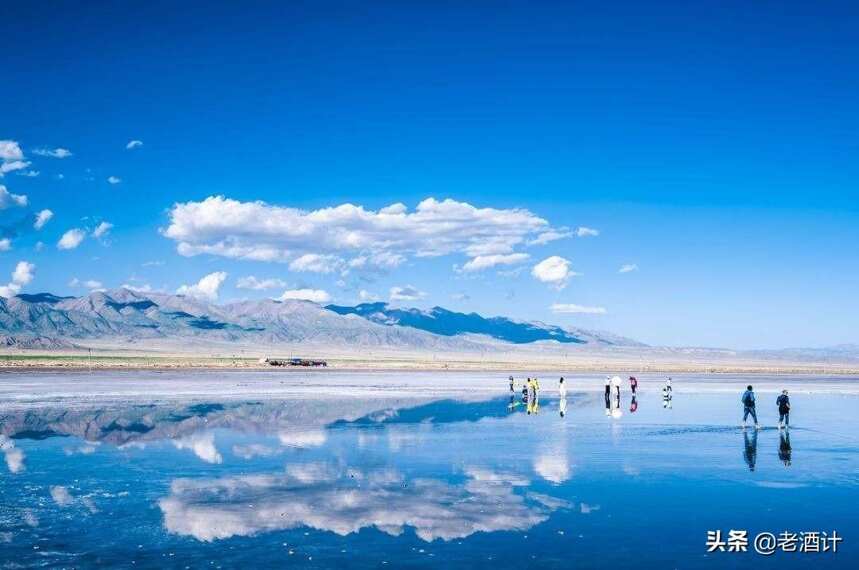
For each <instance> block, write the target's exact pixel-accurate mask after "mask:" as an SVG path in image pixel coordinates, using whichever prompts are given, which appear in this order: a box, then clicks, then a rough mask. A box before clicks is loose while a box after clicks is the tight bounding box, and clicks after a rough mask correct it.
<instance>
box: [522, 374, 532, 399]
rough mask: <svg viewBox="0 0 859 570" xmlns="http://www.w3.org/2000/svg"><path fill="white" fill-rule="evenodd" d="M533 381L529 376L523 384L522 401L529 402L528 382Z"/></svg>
mask: <svg viewBox="0 0 859 570" xmlns="http://www.w3.org/2000/svg"><path fill="white" fill-rule="evenodd" d="M530 382H531V379H530V378H528V381H527V382H525V383H524V384H522V403H524V404H527V403H528V384H529V383H530Z"/></svg>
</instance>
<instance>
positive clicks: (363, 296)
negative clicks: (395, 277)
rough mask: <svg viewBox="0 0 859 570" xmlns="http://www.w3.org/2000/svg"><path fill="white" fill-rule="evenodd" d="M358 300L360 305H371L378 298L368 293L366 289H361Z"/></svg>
mask: <svg viewBox="0 0 859 570" xmlns="http://www.w3.org/2000/svg"><path fill="white" fill-rule="evenodd" d="M358 299H360V300H361V302H362V303H373V302H375V301H378V300H379V296H378V295H374V294H373V293H370V292H369V291H367V290H366V289H361V290H360V291H358Z"/></svg>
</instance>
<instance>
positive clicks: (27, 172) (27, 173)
mask: <svg viewBox="0 0 859 570" xmlns="http://www.w3.org/2000/svg"><path fill="white" fill-rule="evenodd" d="M39 174H41V172H39V171H38V170H21V171H19V172H18V176H24V177H26V178H36V177H37V176H39Z"/></svg>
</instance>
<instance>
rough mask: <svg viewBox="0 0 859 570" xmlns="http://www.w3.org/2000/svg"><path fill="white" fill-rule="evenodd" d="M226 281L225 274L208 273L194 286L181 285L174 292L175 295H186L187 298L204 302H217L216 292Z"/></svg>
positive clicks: (217, 272)
mask: <svg viewBox="0 0 859 570" xmlns="http://www.w3.org/2000/svg"><path fill="white" fill-rule="evenodd" d="M226 279H227V273H226V272H224V271H216V272H214V273H209V274H208V275H206V276H205V277H203V278H202V279H200V280H199V281H198V282H197V283H196V284H194V285H182V286H181V287H179V288H178V289H177V290H176V293H177V294H179V295H188V296H189V297H194V298H196V299H203V300H205V301H217V300H218V290H219V289H220V288H221V285H223V283H224V281H225V280H226Z"/></svg>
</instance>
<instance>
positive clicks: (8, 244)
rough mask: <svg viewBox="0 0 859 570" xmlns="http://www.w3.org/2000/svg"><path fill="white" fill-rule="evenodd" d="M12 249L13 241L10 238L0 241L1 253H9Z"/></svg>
mask: <svg viewBox="0 0 859 570" xmlns="http://www.w3.org/2000/svg"><path fill="white" fill-rule="evenodd" d="M11 249H12V240H11V239H9V238H3V239H0V251H9V250H11Z"/></svg>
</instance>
